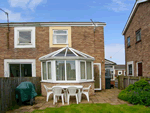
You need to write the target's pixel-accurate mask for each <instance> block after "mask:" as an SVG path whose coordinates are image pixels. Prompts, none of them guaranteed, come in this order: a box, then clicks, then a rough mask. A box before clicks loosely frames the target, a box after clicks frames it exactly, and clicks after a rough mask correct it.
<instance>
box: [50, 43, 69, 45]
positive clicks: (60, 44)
mask: <svg viewBox="0 0 150 113" xmlns="http://www.w3.org/2000/svg"><path fill="white" fill-rule="evenodd" d="M53 45H67V43H66V44H64V43H59V44H53Z"/></svg>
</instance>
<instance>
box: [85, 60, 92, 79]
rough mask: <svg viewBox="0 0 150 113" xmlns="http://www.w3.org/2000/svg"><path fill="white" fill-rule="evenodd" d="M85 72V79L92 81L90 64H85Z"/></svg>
mask: <svg viewBox="0 0 150 113" xmlns="http://www.w3.org/2000/svg"><path fill="white" fill-rule="evenodd" d="M86 66H87V67H86V70H87V79H92V66H91V62H87V63H86Z"/></svg>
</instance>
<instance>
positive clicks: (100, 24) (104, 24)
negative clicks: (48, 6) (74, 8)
mask: <svg viewBox="0 0 150 113" xmlns="http://www.w3.org/2000/svg"><path fill="white" fill-rule="evenodd" d="M26 25H27V26H36V25H37V26H94V25H93V23H85V22H83V23H82V22H81V23H78V22H76V23H67V22H66V23H61V22H60V23H42V22H41V23H14V24H11V23H10V25H9V26H10V27H15V26H26ZM95 25H96V26H106V23H99V22H95ZM0 27H7V23H6V24H1V23H0Z"/></svg>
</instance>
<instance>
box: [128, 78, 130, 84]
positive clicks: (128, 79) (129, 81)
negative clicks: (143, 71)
mask: <svg viewBox="0 0 150 113" xmlns="http://www.w3.org/2000/svg"><path fill="white" fill-rule="evenodd" d="M129 85H130V77H129V76H128V86H129Z"/></svg>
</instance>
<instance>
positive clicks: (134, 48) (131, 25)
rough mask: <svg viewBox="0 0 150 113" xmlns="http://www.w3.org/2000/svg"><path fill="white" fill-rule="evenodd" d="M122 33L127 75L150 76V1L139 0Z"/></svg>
mask: <svg viewBox="0 0 150 113" xmlns="http://www.w3.org/2000/svg"><path fill="white" fill-rule="evenodd" d="M122 34H123V35H124V40H125V61H126V72H127V73H126V75H127V76H144V77H148V76H150V1H149V0H137V1H136V2H135V4H134V7H133V9H132V11H131V13H130V16H129V18H128V20H127V23H126V25H125V27H124V29H123V32H122Z"/></svg>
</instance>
